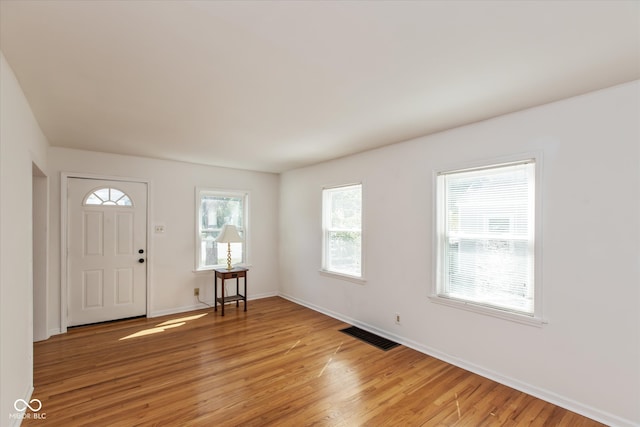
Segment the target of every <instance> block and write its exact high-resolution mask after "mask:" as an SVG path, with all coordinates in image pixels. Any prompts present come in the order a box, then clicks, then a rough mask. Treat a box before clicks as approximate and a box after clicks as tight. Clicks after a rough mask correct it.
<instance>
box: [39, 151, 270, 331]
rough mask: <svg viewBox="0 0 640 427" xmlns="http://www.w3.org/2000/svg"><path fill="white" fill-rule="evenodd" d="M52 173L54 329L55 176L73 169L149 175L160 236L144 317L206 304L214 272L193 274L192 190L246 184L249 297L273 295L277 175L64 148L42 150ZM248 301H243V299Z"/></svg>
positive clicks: (55, 318) (55, 304) (56, 300)
mask: <svg viewBox="0 0 640 427" xmlns="http://www.w3.org/2000/svg"><path fill="white" fill-rule="evenodd" d="M49 165H50V171H51V177H52V182H51V237H50V239H51V248H52V253H54V254H55V256H54V257H52V258H51V260H50V268H49V269H50V272H51V274H50V279H49V281H50V284H51V286H50V289H49V294H50V299H49V313H50V316H49V324H50V325H51V327H52V328H53V330H52V331H51V332H52V333H57V332H59V328H60V323H61V322H60V283H61V281H60V256H59V248H60V181H61V178H60V175H61V173H80V174H90V175H103V176H108V177H124V178H137V179H143V180H148V181H149V182H150V210H151V212H150V223H151V225H152V226H153V225H154V224H164V225H165V226H166V231H165V233H164V234H155V233H153V231H152V232H151V234H150V236H149V237H150V241H149V242H150V245H149V247H148V248H147V249H148V263H149V269H150V281H149V285H150V287H151V311H150V313H148V314H149V315H150V316H157V315H162V314H168V313H175V312H180V311H186V310H190V309H194V308H204V307H206V306H204V305H198V304H197V301H196V299H195V297H194V296H193V289H194V288H196V287H199V288H200V292H201V299H202V300H204V301H208V302H209V303H211V304H212V303H213V273H212V272H200V273H194V271H193V270H194V264H195V255H194V251H195V218H196V217H195V188H196V187H208V188H218V189H228V190H236V189H237V190H248V191H249V192H250V196H249V197H250V200H249V221H250V222H249V227H250V246H249V252H250V256H251V259H250V263H251V265H250V266H249V268H250V271H249V273H248V278H247V279H248V284H249V290H248V297H249V298H250V299H251V298H258V297H264V296H271V295H276V294H277V289H278V280H277V277H278V251H277V247H278V194H279V176H278V175H276V174H269V173H259V172H250V171H241V170H236V169H225V168H217V167H211V166H202V165H194V164H188V163H181V162H173V161H165V160H155V159H147V158H141V157H132V156H121V155H114V154H103V153H94V152H88V151H81V150H71V149H64V148H55V147H54V148H51V149H50V150H49ZM249 307H250V305H249Z"/></svg>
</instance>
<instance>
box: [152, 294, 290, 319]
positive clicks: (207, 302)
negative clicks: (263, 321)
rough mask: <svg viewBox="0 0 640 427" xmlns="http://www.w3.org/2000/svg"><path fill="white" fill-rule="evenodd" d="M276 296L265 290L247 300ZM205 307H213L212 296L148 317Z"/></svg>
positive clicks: (156, 311)
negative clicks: (209, 298)
mask: <svg viewBox="0 0 640 427" xmlns="http://www.w3.org/2000/svg"><path fill="white" fill-rule="evenodd" d="M275 296H278V293H277V292H265V293H261V294H255V295H251V296H249V297H247V301H252V300H257V299H262V298H269V297H275ZM204 308H213V298H211V300H204V304H203V303H197V304H193V305H185V306H182V307H173V308H167V309H164V310H155V311H152V312H151V313H150V314H149V315H148V316H147V317H151V318H153V317H160V316H169V315H172V314H178V313H185V312H187V311H195V310H202V309H204Z"/></svg>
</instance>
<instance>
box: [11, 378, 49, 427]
mask: <svg viewBox="0 0 640 427" xmlns="http://www.w3.org/2000/svg"><path fill="white" fill-rule="evenodd" d="M32 396H33V386H29V387H28V388H27V391H26V393H25V394H24V397H22V398H19V399H22V400H23V401H25V402H31V397H32ZM17 400H18V399H16V402H17ZM25 410H26V407H25ZM25 410H23V411H18V410H16V409H15V408H14V406H13V405H12V406H11V409H10V410H9V415H8V416H7V418H8V419H9V424H8V426H9V427H18V426H19V425H20V424H22V420H23V417H24V418H27V417H32V416H34V415H33V414H31V413H26V411H25ZM37 414H38V416H44V417H46V408H45V404H44V402H42V408H41V409H40V411H38V412H37Z"/></svg>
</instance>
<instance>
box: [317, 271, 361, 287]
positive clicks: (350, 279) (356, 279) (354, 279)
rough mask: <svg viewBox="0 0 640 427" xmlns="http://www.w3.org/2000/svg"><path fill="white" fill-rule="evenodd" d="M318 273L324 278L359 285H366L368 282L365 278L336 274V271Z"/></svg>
mask: <svg viewBox="0 0 640 427" xmlns="http://www.w3.org/2000/svg"><path fill="white" fill-rule="evenodd" d="M318 272H319V273H320V274H321V275H323V276H327V277H332V278H334V279H341V280H346V281H348V282H353V283H357V284H359V285H364V284H365V283H366V282H367V280H366V279H365V278H364V277H357V276H350V275H348V274H344V273H336V272H335V271H329V270H323V269H321V270H319V271H318Z"/></svg>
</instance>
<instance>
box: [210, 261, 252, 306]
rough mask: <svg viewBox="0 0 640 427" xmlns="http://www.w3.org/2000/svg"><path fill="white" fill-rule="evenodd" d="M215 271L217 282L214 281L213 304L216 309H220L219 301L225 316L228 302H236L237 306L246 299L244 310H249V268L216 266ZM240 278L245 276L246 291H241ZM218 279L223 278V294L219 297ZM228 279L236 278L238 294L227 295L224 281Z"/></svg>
mask: <svg viewBox="0 0 640 427" xmlns="http://www.w3.org/2000/svg"><path fill="white" fill-rule="evenodd" d="M213 271H215V273H216V278H215V279H214V280H215V282H214V283H213V304H214V309H213V310H214V311H218V303H220V306H221V311H222V315H223V316H224V305H225V303H228V302H233V301H235V302H236V307H238V306H239V304H240V301H244V311H247V271H249V269H248V268H242V267H235V268H232V269H231V270H228V269H226V268H214V269H213ZM240 278H244V292H243V293H242V294H241V293H240ZM218 279H220V280H221V282H222V283H221V286H220V288H221V290H222V292H221V294H222V296H221V297H220V298H218ZM227 279H236V294H235V295H226V296H225V294H224V281H225V280H227Z"/></svg>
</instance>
